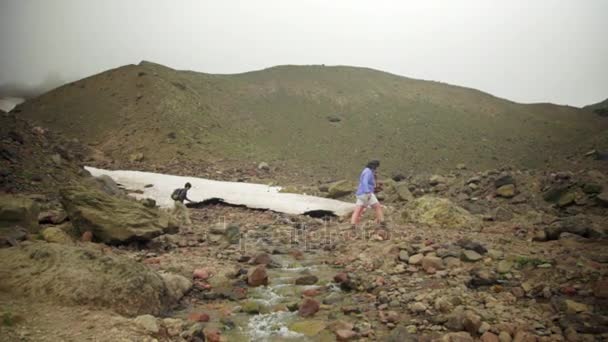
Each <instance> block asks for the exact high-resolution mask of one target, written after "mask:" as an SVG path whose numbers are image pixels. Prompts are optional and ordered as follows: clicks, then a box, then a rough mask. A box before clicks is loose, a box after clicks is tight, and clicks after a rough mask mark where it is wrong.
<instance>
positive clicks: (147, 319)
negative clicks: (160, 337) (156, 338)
mask: <svg viewBox="0 0 608 342" xmlns="http://www.w3.org/2000/svg"><path fill="white" fill-rule="evenodd" d="M133 322H134V323H135V324H137V325H139V326H140V327H141V328H142V329H144V330H145V331H146V332H147V333H150V334H158V332H159V331H160V328H159V327H158V322H157V320H156V317H154V316H152V315H141V316H137V317H136V318H135V319H134V320H133Z"/></svg>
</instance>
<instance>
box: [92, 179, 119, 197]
mask: <svg viewBox="0 0 608 342" xmlns="http://www.w3.org/2000/svg"><path fill="white" fill-rule="evenodd" d="M95 180H96V181H97V186H98V187H99V188H100V189H101V191H103V192H105V193H106V194H108V195H112V196H122V195H124V194H125V193H124V191H122V190H121V189H120V188H119V187H118V184H116V182H115V181H114V180H113V179H112V177H110V176H108V175H101V176H99V177H96V178H95Z"/></svg>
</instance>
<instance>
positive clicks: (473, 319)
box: [462, 311, 481, 335]
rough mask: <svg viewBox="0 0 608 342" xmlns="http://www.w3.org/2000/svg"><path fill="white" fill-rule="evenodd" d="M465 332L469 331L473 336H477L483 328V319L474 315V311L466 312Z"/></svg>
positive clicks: (463, 322) (464, 320)
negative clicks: (480, 328)
mask: <svg viewBox="0 0 608 342" xmlns="http://www.w3.org/2000/svg"><path fill="white" fill-rule="evenodd" d="M462 325H463V327H464V330H466V331H468V332H469V334H471V335H476V334H477V332H478V331H479V327H480V326H481V317H479V316H478V315H476V314H475V313H473V312H472V311H467V312H465V315H464V319H463V321H462Z"/></svg>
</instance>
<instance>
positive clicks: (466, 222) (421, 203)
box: [402, 196, 481, 228]
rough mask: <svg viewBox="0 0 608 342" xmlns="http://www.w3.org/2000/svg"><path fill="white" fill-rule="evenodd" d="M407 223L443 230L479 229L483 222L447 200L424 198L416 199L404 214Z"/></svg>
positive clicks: (431, 197)
mask: <svg viewBox="0 0 608 342" xmlns="http://www.w3.org/2000/svg"><path fill="white" fill-rule="evenodd" d="M402 218H403V219H404V220H406V221H412V222H416V223H422V224H428V225H431V226H438V227H441V228H477V227H479V226H480V224H481V221H480V220H479V218H477V217H475V216H473V215H471V213H469V212H468V211H466V210H465V209H463V208H461V207H459V206H457V205H456V204H454V203H453V202H452V201H450V200H449V199H447V198H439V197H434V196H423V197H420V198H417V199H415V200H414V201H412V203H411V204H410V205H409V206H408V207H407V208H406V210H405V211H404V212H403V213H402Z"/></svg>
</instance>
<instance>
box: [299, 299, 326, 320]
mask: <svg viewBox="0 0 608 342" xmlns="http://www.w3.org/2000/svg"><path fill="white" fill-rule="evenodd" d="M320 307H321V306H320V304H319V302H318V301H317V300H316V299H313V298H305V299H304V301H303V302H302V304H300V307H299V309H298V314H299V315H300V316H302V317H310V316H314V314H316V313H317V311H319V308H320Z"/></svg>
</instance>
